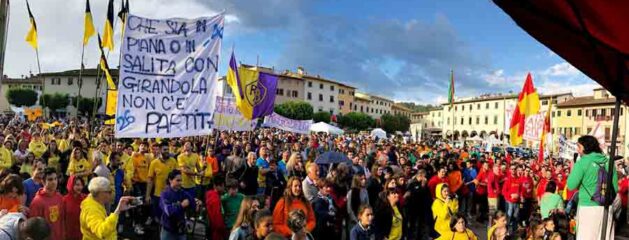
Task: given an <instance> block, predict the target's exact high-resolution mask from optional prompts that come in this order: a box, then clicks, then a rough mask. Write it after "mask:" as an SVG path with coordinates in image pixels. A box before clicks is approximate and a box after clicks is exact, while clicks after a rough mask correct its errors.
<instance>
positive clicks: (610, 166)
mask: <svg viewBox="0 0 629 240" xmlns="http://www.w3.org/2000/svg"><path fill="white" fill-rule="evenodd" d="M621 76H622V74H621ZM621 101H622V100H621V99H620V97H619V96H616V105H615V107H614V109H615V111H614V125H613V127H612V145H611V147H610V149H609V162H608V164H607V173H608V174H607V184H606V185H607V188H608V189H613V187H614V182H613V181H614V180H613V176H614V171H616V169H614V157H615V156H616V143H617V140H618V139H617V138H618V120H619V115H620V103H621ZM611 194H612V191H610V190H607V191H605V200H606V201H605V210H604V211H603V228H602V229H601V240H605V239H606V237H607V225H608V224H611V223H608V217H607V215H608V214H609V206H610V204H608V202H611V201H608V200H611V199H612V198H613V196H612V195H611Z"/></svg>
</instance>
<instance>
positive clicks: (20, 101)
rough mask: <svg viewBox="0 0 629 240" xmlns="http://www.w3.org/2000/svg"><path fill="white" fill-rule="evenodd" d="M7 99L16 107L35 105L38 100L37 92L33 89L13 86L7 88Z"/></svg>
mask: <svg viewBox="0 0 629 240" xmlns="http://www.w3.org/2000/svg"><path fill="white" fill-rule="evenodd" d="M6 97H7V101H9V104H11V105H14V106H16V107H21V106H26V107H29V106H33V105H35V103H36V102H37V92H35V90H33V89H26V88H12V89H9V90H7V93H6Z"/></svg>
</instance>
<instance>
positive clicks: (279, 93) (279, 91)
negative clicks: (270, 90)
mask: <svg viewBox="0 0 629 240" xmlns="http://www.w3.org/2000/svg"><path fill="white" fill-rule="evenodd" d="M275 92H276V94H277V95H280V96H284V89H281V88H278V89H277V91H275Z"/></svg>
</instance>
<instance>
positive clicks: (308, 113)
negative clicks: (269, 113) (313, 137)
mask: <svg viewBox="0 0 629 240" xmlns="http://www.w3.org/2000/svg"><path fill="white" fill-rule="evenodd" d="M275 113H277V114H279V115H282V116H284V117H287V118H290V119H295V120H309V119H312V105H310V103H307V102H304V101H288V102H285V103H282V104H278V105H275Z"/></svg>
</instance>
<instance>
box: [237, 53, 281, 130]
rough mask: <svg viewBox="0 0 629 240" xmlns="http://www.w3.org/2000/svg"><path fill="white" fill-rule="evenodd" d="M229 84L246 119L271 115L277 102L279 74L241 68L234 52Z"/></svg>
mask: <svg viewBox="0 0 629 240" xmlns="http://www.w3.org/2000/svg"><path fill="white" fill-rule="evenodd" d="M227 84H229V86H230V87H231V89H232V92H233V94H234V98H236V106H237V107H238V109H239V110H240V112H241V113H242V115H243V116H244V117H245V118H246V119H249V120H251V119H255V118H259V117H264V116H267V115H271V113H273V107H274V104H275V91H276V88H277V76H276V75H273V74H269V73H263V72H260V71H257V70H253V69H246V68H240V69H238V64H237V63H236V56H235V55H234V53H233V52H232V56H231V59H230V60H229V69H228V70H227Z"/></svg>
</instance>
